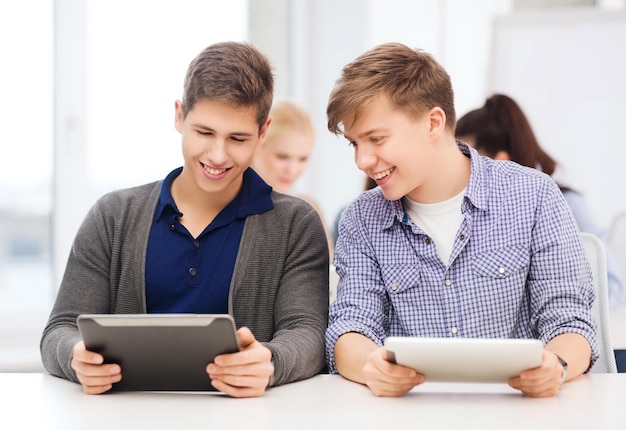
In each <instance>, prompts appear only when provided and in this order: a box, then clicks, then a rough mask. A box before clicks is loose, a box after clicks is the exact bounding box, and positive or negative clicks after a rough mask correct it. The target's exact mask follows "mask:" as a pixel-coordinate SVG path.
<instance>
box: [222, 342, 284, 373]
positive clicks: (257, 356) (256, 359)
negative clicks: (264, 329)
mask: <svg viewBox="0 0 626 430" xmlns="http://www.w3.org/2000/svg"><path fill="white" fill-rule="evenodd" d="M271 361H272V352H271V351H270V350H269V349H268V348H266V347H265V346H263V345H261V344H260V343H259V342H256V341H255V343H254V344H253V345H250V346H249V347H248V348H246V349H244V350H242V351H238V352H233V353H231V354H221V355H218V356H216V357H215V359H214V360H213V363H214V364H215V365H216V366H220V367H230V366H245V365H250V364H259V363H271Z"/></svg>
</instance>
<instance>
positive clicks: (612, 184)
mask: <svg viewBox="0 0 626 430" xmlns="http://www.w3.org/2000/svg"><path fill="white" fill-rule="evenodd" d="M493 34H494V38H493V46H492V55H491V64H490V75H489V77H488V84H487V88H488V89H489V91H490V93H495V92H499V93H504V94H508V95H509V96H511V97H513V98H514V99H516V100H517V101H518V102H519V103H520V105H521V106H522V109H524V111H525V112H526V114H527V115H528V117H529V119H530V122H531V125H532V126H533V128H534V130H535V132H536V134H537V137H538V139H539V141H540V143H541V145H542V146H543V147H544V148H545V149H546V150H547V151H548V152H549V153H550V154H551V155H552V156H553V157H554V158H555V159H556V160H557V162H558V163H559V164H560V165H561V167H562V169H561V171H560V172H559V173H558V175H557V176H556V179H558V180H562V181H563V182H564V183H566V184H567V185H570V186H571V187H572V188H575V189H577V190H579V191H581V192H582V193H583V194H584V195H585V196H586V197H587V200H588V203H589V204H590V210H591V212H592V215H593V216H594V218H595V220H596V221H597V223H598V224H599V225H600V226H601V227H605V228H607V227H608V225H609V223H610V221H611V220H612V218H613V217H614V216H615V215H616V214H617V212H618V211H620V210H625V209H626V11H621V10H620V11H597V10H572V11H565V12H563V11H559V12H553V11H549V12H537V13H523V14H515V15H511V16H503V17H498V18H497V19H496V20H495V21H494V32H493Z"/></svg>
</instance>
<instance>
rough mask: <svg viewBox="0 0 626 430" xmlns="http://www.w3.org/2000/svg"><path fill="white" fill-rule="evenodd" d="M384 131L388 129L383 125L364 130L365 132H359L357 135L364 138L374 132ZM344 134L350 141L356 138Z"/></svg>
mask: <svg viewBox="0 0 626 430" xmlns="http://www.w3.org/2000/svg"><path fill="white" fill-rule="evenodd" d="M384 131H386V129H385V128H383V127H378V128H373V129H371V130H368V131H364V132H363V133H361V134H359V135H358V136H357V138H358V139H363V138H366V137H368V136H371V135H372V134H378V133H381V132H384ZM343 136H344V137H345V138H346V139H348V140H350V141H352V140H354V139H352V138H351V137H349V136H348V135H347V134H344V135H343Z"/></svg>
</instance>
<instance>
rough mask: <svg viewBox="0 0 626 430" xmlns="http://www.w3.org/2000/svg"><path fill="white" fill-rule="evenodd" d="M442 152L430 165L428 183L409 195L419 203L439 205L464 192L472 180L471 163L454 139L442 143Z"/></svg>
mask: <svg viewBox="0 0 626 430" xmlns="http://www.w3.org/2000/svg"><path fill="white" fill-rule="evenodd" d="M440 144H441V147H440V150H438V151H436V152H435V157H434V158H433V159H432V163H431V164H430V175H429V177H428V180H427V183H425V184H424V185H422V186H421V187H419V188H417V189H415V190H413V191H412V192H411V193H409V195H408V197H409V198H410V199H411V200H413V201H415V202H419V203H439V202H442V201H445V200H448V199H451V198H452V197H454V196H456V195H458V194H459V193H460V192H461V191H463V190H464V189H465V188H466V187H467V184H468V183H469V178H470V166H471V161H470V158H469V157H466V156H465V154H463V153H462V152H461V151H460V150H459V148H458V146H457V145H456V141H455V140H454V139H451V140H446V141H445V142H441V143H440Z"/></svg>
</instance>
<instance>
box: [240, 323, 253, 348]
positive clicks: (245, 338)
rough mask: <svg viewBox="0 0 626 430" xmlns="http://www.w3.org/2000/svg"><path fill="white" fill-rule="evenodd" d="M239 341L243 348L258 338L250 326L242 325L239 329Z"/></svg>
mask: <svg viewBox="0 0 626 430" xmlns="http://www.w3.org/2000/svg"><path fill="white" fill-rule="evenodd" d="M237 341H238V342H239V347H240V348H241V349H243V348H246V347H248V346H250V345H252V344H253V343H254V342H256V338H255V337H254V335H253V334H252V332H251V331H250V329H249V328H248V327H241V328H240V329H239V330H237Z"/></svg>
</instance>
